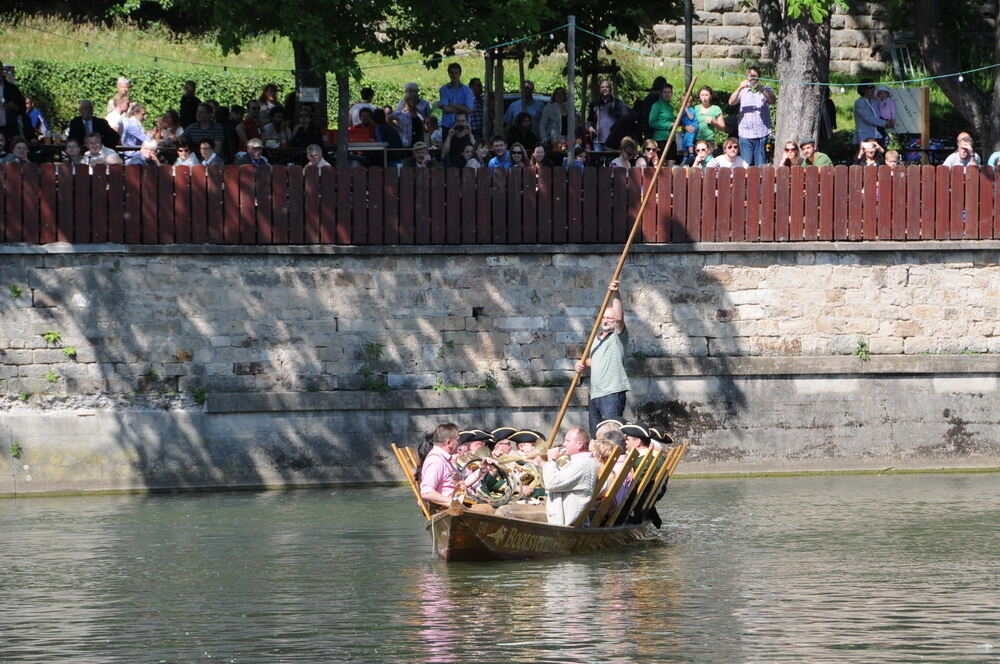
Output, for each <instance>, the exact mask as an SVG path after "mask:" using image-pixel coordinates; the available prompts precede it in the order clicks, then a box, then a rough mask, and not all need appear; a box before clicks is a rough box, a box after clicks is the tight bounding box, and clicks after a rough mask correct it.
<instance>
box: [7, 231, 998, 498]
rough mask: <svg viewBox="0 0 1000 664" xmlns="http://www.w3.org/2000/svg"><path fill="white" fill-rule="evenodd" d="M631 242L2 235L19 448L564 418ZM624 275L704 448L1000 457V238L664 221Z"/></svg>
mask: <svg viewBox="0 0 1000 664" xmlns="http://www.w3.org/2000/svg"><path fill="white" fill-rule="evenodd" d="M618 251H619V248H618V247H611V246H601V245H590V246H586V245H568V246H559V247H552V246H532V247H499V246H498V247H490V246H480V247H388V248H386V247H381V248H376V247H367V248H350V247H204V246H191V247H163V246H158V247H142V246H130V247H124V246H99V245H95V246H70V245H47V246H43V247H19V246H11V245H5V246H0V285H3V288H4V292H3V294H2V296H0V418H2V424H0V449H2V450H4V451H6V450H8V446H9V443H10V442H12V441H14V440H17V441H19V442H21V443H22V445H23V447H24V449H25V450H26V451H27V452H26V453H27V454H41V450H42V449H46V450H48V451H47V452H46V453H45V454H47V455H48V456H45V455H42V456H43V457H44V458H46V459H48V461H45V462H44V463H43V466H44V465H45V464H48V467H49V468H50V473H49V475H48V477H47V479H46V475H45V474H44V473H43V474H41V475H38V474H34V475H33V481H34V482H35V484H34V485H33V486H36V487H45V490H59V489H63V488H133V487H147V486H148V487H159V486H175V485H180V486H184V485H202V484H205V485H226V484H233V483H236V484H260V483H265V484H272V483H279V484H280V483H283V482H291V483H298V482H303V481H315V482H319V481H371V480H373V479H378V478H381V479H386V478H388V477H391V476H392V469H391V464H389V465H386V463H385V459H384V458H382V456H380V455H383V453H384V449H385V447H384V446H385V445H386V444H387V442H388V440H389V439H392V438H395V439H396V440H401V441H406V440H411V441H412V440H415V439H416V438H417V437H419V433H420V431H422V430H425V429H426V428H427V427H428V426H430V424H432V423H433V422H435V421H438V420H440V419H441V418H442V417H444V416H448V417H451V418H453V419H456V420H457V421H459V422H460V423H461V424H480V425H482V426H492V425H494V424H499V423H500V422H501V421H512V422H513V423H515V424H519V425H526V426H534V427H537V428H543V429H544V428H547V426H548V425H547V424H546V422H548V421H549V418H551V416H552V414H553V413H554V412H555V410H556V409H557V407H558V402H559V399H560V398H561V393H562V390H561V389H559V388H558V386H559V385H562V384H566V383H567V381H568V379H569V376H570V375H571V374H570V371H571V368H572V365H573V361H574V358H575V357H577V355H578V353H579V352H580V343H581V341H582V340H583V339H584V338H585V337H586V334H587V331H588V330H589V326H590V324H591V320H592V317H593V315H594V313H595V309H596V307H597V305H598V304H599V298H600V297H601V295H602V290H603V288H604V286H605V284H606V280H607V275H608V274H609V272H610V270H611V269H612V267H613V264H614V262H615V258H616V254H617V252H618ZM623 293H624V299H625V305H626V310H627V315H628V321H629V329H630V331H631V335H632V340H633V348H632V351H633V353H634V355H633V357H632V359H631V360H630V367H629V370H630V374H631V375H633V376H634V377H635V380H636V383H635V389H634V392H633V399H632V403H633V404H634V406H635V408H636V411H637V413H638V414H639V415H641V416H643V417H646V418H648V419H651V420H655V421H660V422H663V421H667V422H669V423H670V426H671V427H672V428H673V430H674V431H675V432H677V433H678V434H679V435H683V436H685V437H689V438H692V439H694V440H695V442H696V443H697V445H700V446H701V447H700V448H697V449H695V451H694V452H693V453H692V457H691V459H690V461H691V463H692V465H691V467H692V468H695V467H697V468H700V469H711V468H724V469H727V470H735V469H739V468H740V467H742V466H747V467H750V466H752V467H754V468H756V469H765V468H778V467H780V468H809V467H824V468H825V467H857V466H859V465H860V466H864V465H866V464H867V465H871V464H874V465H878V464H881V463H885V464H886V465H889V463H890V462H891V463H896V462H901V463H907V464H910V465H931V466H933V465H940V464H941V463H944V464H946V465H955V464H959V465H961V464H971V465H983V464H990V463H993V460H995V459H996V458H997V457H998V456H1000V455H998V449H1000V447H998V435H997V434H996V431H998V429H997V427H996V426H995V425H996V424H997V421H998V419H1000V416H998V415H996V413H995V411H996V408H995V406H996V403H997V400H996V398H997V372H998V366H997V361H996V360H997V358H996V357H995V356H994V355H993V354H998V353H1000V323H998V314H1000V243H997V242H991V241H978V242H937V243H935V242H926V243H881V244H880V243H868V244H840V245H838V244H836V243H822V244H818V243H817V244H807V243H803V244H790V243H783V244H756V245H753V244H742V245H741V244H727V245H700V246H694V245H686V246H680V245H671V246H652V245H649V246H639V247H636V250H635V252H634V254H633V255H632V256H631V257H630V259H629V261H628V264H627V266H626V269H625V273H624V276H623ZM47 332H55V333H58V341H55V340H54V337H53V336H52V335H49V340H46V338H45V337H44V336H43V335H45V333H47ZM70 348H72V349H73V350H74V351H75V352H70V351H69V349H70ZM869 353H870V354H871V356H872V359H871V360H870V361H865V360H864V359H863V358H864V357H867V356H868V354H869ZM845 362H846V363H848V364H846V365H845V364H843V363H845ZM876 365H878V366H883V367H886V369H884V370H879V371H875V370H873V368H872V367H875V366H876ZM955 381H958V382H955ZM494 388H498V389H494ZM233 395H235V396H233ZM276 395H278V396H280V395H292V396H290V397H287V398H286V397H280V398H278V396H276ZM816 395H819V396H816ZM579 398H580V399H582V398H583V395H582V393H581V395H579ZM275 399H277V401H275ZM289 399H290V401H289ZM304 403H305V404H307V405H306V406H303V404H304ZM581 403H582V402H581ZM220 404H228V405H220ZM240 404H245V407H240ZM269 404H270V405H269ZM274 404H278V405H277V406H275V405H274ZM337 404H341V405H339V406H338V405H337ZM574 417H576V418H577V420H579V419H580V418H581V417H582V415H581V413H580V411H576V412H575V415H574ZM810 422H811V423H813V424H808V423H810ZM956 427H957V428H956ZM948 431H951V432H952V433H950V434H949V433H948ZM788 432H792V433H788ZM817 436H818V437H817ZM873 436H874V437H873ZM813 444H818V445H820V449H821V450H822V453H821V454H820V453H816V454H810V453H806V452H803V449H804V448H805V447H807V446H808V445H813ZM289 446H291V448H290V447H289ZM824 446H825V447H824ZM84 449H100V450H104V452H103V453H101V454H97V456H96V457H95V456H93V455H91V456H89V457H88V458H90V459H91V461H90V462H88V463H92V464H96V465H92V466H90V467H91V470H92V471H93V472H90V471H88V472H90V474H88V473H80V474H76V472H75V471H74V470H73V469H74V468H77V467H79V468H82V467H83V466H78V465H75V464H77V461H78V459H77V457H76V456H75V455H76V454H77V452H78V451H79V450H84ZM112 449H114V450H117V452H116V453H115V454H111V453H110V452H109V450H112ZM290 449H293V450H294V449H297V450H299V451H300V452H301V453H302V454H303V455H304V456H302V457H301V458H300V457H296V456H295V455H294V454H290ZM254 450H256V451H254ZM323 450H325V451H323ZM921 450H922V451H921ZM939 453H940V454H939ZM942 454H943V456H942ZM330 455H332V456H330ZM373 455H375V456H377V457H379V459H381V460H380V461H378V464H381V465H380V466H379V465H377V466H378V468H381V470H378V472H373V471H372V469H373V468H375V467H376V466H372V465H371V464H372V463H373V461H372V460H373V459H374V458H375V457H374V456H373ZM85 456H86V455H85ZM3 458H4V459H5V461H6V460H7V457H6V455H3ZM102 458H103V459H104V461H101V459H102ZM41 459H42V457H39V458H36V460H35V461H36V464H37V463H42V461H41ZM304 459H306V460H308V459H312V461H308V462H307V461H305V460H304ZM347 459H355V461H356V463H354V462H351V463H347V462H346V461H345V460H347ZM201 460H205V461H206V465H205V466H204V467H202V465H201V464H200V461H201ZM352 463H353V465H352ZM233 464H235V465H233ZM258 464H263V466H259V465H258ZM28 465H29V466H30V465H31V464H30V463H29V464H28ZM86 465H87V464H84V466H86ZM237 467H239V468H242V469H243V470H238V468H237ZM261 467H266V468H270V469H271V470H269V471H268V472H263V471H261V470H260V468H261ZM321 467H322V468H323V470H319V468H321ZM60 468H61V469H62V470H58V469H60ZM95 468H96V469H97V470H94V469H95ZM296 468H298V470H296ZM247 469H252V472H251V471H248V470H247ZM9 470H10V469H9V468H7V469H5V468H4V465H3V462H0V476H3V477H9V476H10V472H8V471H9ZM203 471H204V473H205V474H202V473H203ZM102 473H103V474H102ZM71 479H72V482H71V481H70V480H71ZM0 481H3V480H0ZM74 482H77V483H79V486H77V484H74ZM22 489H23V487H22ZM2 492H3V490H2V488H0V493H2Z"/></svg>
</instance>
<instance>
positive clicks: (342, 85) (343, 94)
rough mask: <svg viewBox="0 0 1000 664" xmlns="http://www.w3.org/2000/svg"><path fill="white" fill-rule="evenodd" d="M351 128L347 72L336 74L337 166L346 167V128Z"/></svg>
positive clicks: (349, 91)
mask: <svg viewBox="0 0 1000 664" xmlns="http://www.w3.org/2000/svg"><path fill="white" fill-rule="evenodd" d="M350 126H351V81H350V79H349V78H348V76H347V72H344V71H338V72H337V166H348V165H349V163H348V161H347V128H348V127H350Z"/></svg>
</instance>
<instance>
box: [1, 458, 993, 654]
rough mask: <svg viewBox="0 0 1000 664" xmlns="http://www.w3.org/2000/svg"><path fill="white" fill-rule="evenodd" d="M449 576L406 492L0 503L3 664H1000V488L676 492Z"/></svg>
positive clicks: (824, 482) (970, 478) (750, 485)
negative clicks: (584, 540) (650, 523)
mask: <svg viewBox="0 0 1000 664" xmlns="http://www.w3.org/2000/svg"><path fill="white" fill-rule="evenodd" d="M660 512H661V514H663V515H664V521H665V527H664V530H663V531H662V534H661V537H660V538H659V539H658V540H656V541H654V542H651V543H647V544H640V545H637V546H635V547H633V548H631V549H628V550H627V551H622V552H620V553H616V554H614V555H594V556H587V557H579V558H569V559H561V560H554V561H539V562H531V563H494V564H481V563H480V564H451V565H445V564H443V563H439V562H437V561H435V560H432V559H431V557H430V542H429V538H428V536H427V534H426V533H425V532H424V530H423V526H422V517H421V516H420V513H419V512H418V510H417V507H416V505H415V504H414V501H413V498H412V495H411V494H410V493H409V490H408V489H405V488H371V489H325V490H309V491H292V492H263V493H221V494H186V495H171V496H166V495H160V496H127V497H85V498H51V499H50V498H33V499H17V500H5V501H0V662H5V663H6V662H10V663H18V664H19V663H21V662H45V663H49V664H50V663H53V662H74V663H81V662H171V663H174V662H201V661H205V662H211V661H223V662H324V663H325V662H392V663H394V664H395V663H398V662H476V663H477V664H478V663H480V662H498V661H505V662H560V663H564V662H623V663H624V662H629V663H631V662H685V663H688V662H712V663H726V662H779V661H786V662H917V661H921V662H1000V526H998V524H1000V476H997V475H909V476H906V475H889V476H882V477H873V476H860V477H852V476H836V477H805V478H770V479H733V480H684V479H678V480H675V481H674V482H671V485H670V491H669V492H668V494H667V497H666V498H665V499H664V501H663V502H661V503H660Z"/></svg>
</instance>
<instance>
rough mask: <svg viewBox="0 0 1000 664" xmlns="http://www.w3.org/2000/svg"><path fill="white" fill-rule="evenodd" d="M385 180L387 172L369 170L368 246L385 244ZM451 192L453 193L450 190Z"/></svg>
mask: <svg viewBox="0 0 1000 664" xmlns="http://www.w3.org/2000/svg"><path fill="white" fill-rule="evenodd" d="M384 178H385V172H384V171H383V170H382V169H381V168H369V169H368V238H367V241H368V244H383V243H384V242H385V182H384ZM455 189H458V187H455ZM449 191H451V189H450V188H449ZM331 241H332V239H331Z"/></svg>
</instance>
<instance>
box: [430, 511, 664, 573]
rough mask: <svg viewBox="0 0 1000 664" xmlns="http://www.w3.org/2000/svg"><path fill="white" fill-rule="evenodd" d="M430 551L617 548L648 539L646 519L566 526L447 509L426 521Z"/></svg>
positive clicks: (455, 558)
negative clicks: (598, 525) (599, 525)
mask: <svg viewBox="0 0 1000 664" xmlns="http://www.w3.org/2000/svg"><path fill="white" fill-rule="evenodd" d="M427 530H428V531H429V532H430V534H431V539H432V541H433V543H434V552H435V554H436V555H437V556H438V557H440V558H442V559H443V560H445V561H448V562H461V561H490V560H530V559H533V558H551V557H557V556H573V555H578V554H582V553H594V552H598V551H609V550H613V549H619V548H621V547H623V546H626V545H628V544H631V543H634V542H638V541H641V540H646V539H650V538H651V537H653V535H654V534H655V532H656V528H655V526H653V525H652V524H651V523H648V522H646V523H641V524H630V525H625V526H616V527H614V528H570V527H568V526H555V525H550V524H547V523H538V522H535V521H526V520H523V519H513V518H510V517H502V516H496V515H492V514H482V513H479V512H472V511H469V510H464V509H448V510H444V511H442V512H439V513H437V514H435V515H434V516H433V517H432V518H431V520H430V522H429V523H428V524H427Z"/></svg>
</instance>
